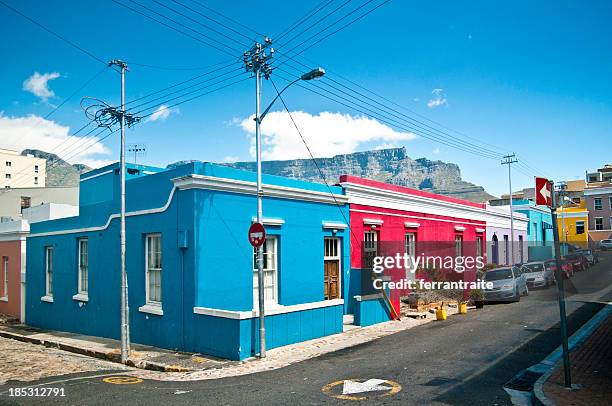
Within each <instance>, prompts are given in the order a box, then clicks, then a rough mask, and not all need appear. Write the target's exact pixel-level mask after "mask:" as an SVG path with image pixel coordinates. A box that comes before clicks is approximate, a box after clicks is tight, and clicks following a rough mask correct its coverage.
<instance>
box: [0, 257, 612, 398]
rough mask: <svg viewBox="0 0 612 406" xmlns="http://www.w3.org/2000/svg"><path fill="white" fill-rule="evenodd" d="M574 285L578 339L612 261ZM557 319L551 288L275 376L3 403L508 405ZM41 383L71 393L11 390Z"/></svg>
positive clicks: (83, 381)
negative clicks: (365, 384) (359, 391)
mask: <svg viewBox="0 0 612 406" xmlns="http://www.w3.org/2000/svg"><path fill="white" fill-rule="evenodd" d="M568 285H569V286H568V288H567V295H568V297H567V299H568V303H567V311H568V322H569V329H570V334H571V333H572V332H574V331H575V330H577V329H578V328H579V327H580V326H581V325H583V324H584V323H585V322H586V321H588V320H589V319H590V318H591V317H592V316H593V315H594V314H595V313H596V312H597V311H599V310H600V309H601V308H602V306H603V303H601V302H603V301H610V300H611V299H612V295H611V294H610V292H608V293H606V291H607V288H609V287H610V286H612V253H607V254H604V255H602V256H601V261H600V263H599V264H598V265H596V266H594V267H592V268H591V269H589V270H588V271H585V272H581V273H577V274H576V276H575V277H574V278H573V279H572V280H571V283H570V284H568ZM558 320H559V309H558V304H557V291H556V287H551V288H549V289H547V290H532V291H530V295H529V296H528V297H523V298H522V300H521V301H520V302H518V303H500V304H491V305H486V306H485V308H484V309H482V310H476V311H471V312H469V313H468V314H467V315H465V316H459V315H457V316H452V317H449V319H448V320H446V321H444V322H432V323H428V324H425V325H422V326H419V327H415V328H413V329H410V330H407V331H404V332H401V333H397V334H393V335H390V336H387V337H384V338H381V339H378V340H376V341H373V342H370V343H367V344H363V345H360V346H356V347H352V348H350V349H345V350H341V351H337V352H334V353H331V354H328V355H325V356H321V357H318V358H315V359H311V360H308V361H304V362H301V363H298V364H294V365H291V366H289V367H286V368H281V369H278V370H274V371H269V372H263V373H258V374H253V375H247V376H239V377H233V378H225V379H218V380H207V381H198V382H159V381H153V380H145V381H143V382H140V383H135V384H123V385H118V384H110V383H106V382H104V381H103V377H101V376H93V377H92V376H89V375H88V374H81V375H72V376H68V377H56V378H52V379H47V380H45V381H39V382H33V383H32V382H30V383H27V384H23V383H22V384H20V383H15V382H13V383H8V384H7V385H4V386H2V387H0V393H2V394H1V395H0V404H50V403H53V402H58V403H61V404H74V405H102V404H104V405H108V404H122V403H123V404H143V405H144V404H147V405H151V404H162V403H163V404H172V403H173V404H222V405H251V404H275V405H276V404H283V405H287V404H300V405H302V404H305V405H314V404H324V403H330V404H335V403H349V404H350V403H351V400H344V399H339V398H337V397H334V396H338V395H340V394H341V393H342V387H343V385H342V381H343V380H347V379H351V380H356V381H359V380H368V379H381V380H390V381H393V382H395V383H397V385H396V386H393V388H394V390H388V391H378V392H367V393H365V394H364V395H366V397H367V399H366V400H364V401H362V402H361V403H362V404H363V403H366V404H370V403H372V404H374V403H376V404H396V403H397V404H452V405H465V404H470V405H509V404H510V399H509V397H508V396H507V395H506V393H505V392H504V390H503V388H502V386H503V385H504V383H506V382H507V381H508V380H510V379H511V378H512V377H513V376H514V375H515V374H517V373H518V372H519V371H521V370H522V369H524V368H527V367H529V366H531V365H533V364H535V363H537V362H539V361H540V360H542V359H543V358H544V357H546V356H547V355H548V354H549V353H550V352H552V351H553V350H554V349H555V348H556V347H557V346H558V345H559V344H560V333H559V328H558ZM90 375H91V374H90ZM96 375H99V373H96ZM64 379H70V380H68V381H64ZM58 381H59V382H58ZM53 382H55V383H53ZM32 385H39V386H38V387H46V386H49V387H62V388H65V394H66V396H65V397H62V398H52V397H46V398H15V397H9V396H8V393H6V391H7V390H9V388H11V387H12V388H15V387H26V386H32ZM324 387H325V390H324ZM400 387H401V389H399V388H400ZM390 388H391V387H390ZM382 395H385V396H382ZM356 396H360V395H356Z"/></svg>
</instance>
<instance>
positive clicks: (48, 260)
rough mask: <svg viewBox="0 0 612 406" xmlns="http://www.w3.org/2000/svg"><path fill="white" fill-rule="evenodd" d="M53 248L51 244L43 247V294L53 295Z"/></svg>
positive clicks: (50, 296)
mask: <svg viewBox="0 0 612 406" xmlns="http://www.w3.org/2000/svg"><path fill="white" fill-rule="evenodd" d="M54 256H55V249H54V247H52V246H46V247H45V296H47V297H49V298H52V297H53V259H54V258H53V257H54Z"/></svg>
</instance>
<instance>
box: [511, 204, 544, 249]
mask: <svg viewBox="0 0 612 406" xmlns="http://www.w3.org/2000/svg"><path fill="white" fill-rule="evenodd" d="M513 204H514V209H515V210H516V211H517V212H519V213H523V214H526V215H527V218H528V219H529V226H528V228H527V241H530V242H533V243H536V242H537V245H542V244H543V242H546V243H547V245H550V244H552V241H553V232H552V229H550V228H546V229H544V227H543V224H547V225H549V226H552V215H551V213H550V210H549V209H548V208H546V207H543V206H536V205H535V204H534V203H533V202H531V201H529V200H519V201H513ZM530 245H531V244H530Z"/></svg>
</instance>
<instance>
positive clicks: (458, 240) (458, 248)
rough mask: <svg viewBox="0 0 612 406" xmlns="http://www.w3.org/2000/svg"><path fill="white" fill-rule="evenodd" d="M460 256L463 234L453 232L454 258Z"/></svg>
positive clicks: (461, 254)
mask: <svg viewBox="0 0 612 406" xmlns="http://www.w3.org/2000/svg"><path fill="white" fill-rule="evenodd" d="M457 243H459V244H457ZM462 256H463V235H461V234H455V258H458V257H462Z"/></svg>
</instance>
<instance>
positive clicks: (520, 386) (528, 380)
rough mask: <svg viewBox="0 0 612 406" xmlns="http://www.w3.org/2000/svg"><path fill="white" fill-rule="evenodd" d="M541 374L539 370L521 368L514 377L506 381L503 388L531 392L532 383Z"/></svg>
mask: <svg viewBox="0 0 612 406" xmlns="http://www.w3.org/2000/svg"><path fill="white" fill-rule="evenodd" d="M541 376H542V373H541V372H533V371H529V370H523V371H521V372H520V373H519V374H517V375H516V376H515V377H514V378H512V379H510V380H509V381H508V382H506V384H505V385H504V388H508V389H514V390H518V391H522V392H531V390H532V389H533V385H534V384H535V383H536V381H537V380H538V379H540V377H541Z"/></svg>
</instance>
